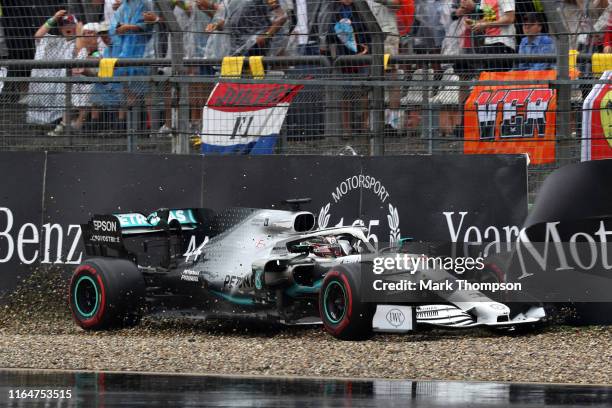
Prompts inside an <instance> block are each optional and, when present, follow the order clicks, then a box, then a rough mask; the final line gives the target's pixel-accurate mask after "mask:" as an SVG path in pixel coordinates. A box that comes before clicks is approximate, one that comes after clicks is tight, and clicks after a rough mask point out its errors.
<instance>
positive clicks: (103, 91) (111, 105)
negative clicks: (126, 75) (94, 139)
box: [88, 22, 122, 128]
mask: <svg viewBox="0 0 612 408" xmlns="http://www.w3.org/2000/svg"><path fill="white" fill-rule="evenodd" d="M96 30H97V33H98V38H99V40H100V41H99V45H98V49H99V52H98V54H97V57H98V58H100V57H101V58H110V57H111V56H112V55H113V42H112V39H111V36H110V35H109V24H108V23H107V22H102V23H100V24H98V25H97V27H96ZM92 56H94V55H92ZM97 74H98V72H97V70H91V71H90V72H89V73H88V75H91V76H96V75H97ZM121 100H122V87H121V84H120V83H118V82H96V83H95V84H94V86H93V91H92V95H91V105H92V110H91V121H92V124H93V125H94V127H95V128H99V127H100V126H99V122H100V120H101V111H105V112H116V111H118V110H119V108H120V106H121ZM113 123H115V124H117V123H116V122H113Z"/></svg>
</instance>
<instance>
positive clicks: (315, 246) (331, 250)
mask: <svg viewBox="0 0 612 408" xmlns="http://www.w3.org/2000/svg"><path fill="white" fill-rule="evenodd" d="M310 245H311V248H312V253H313V254H315V255H316V256H318V257H321V258H336V257H338V256H343V255H344V253H343V251H342V247H341V246H340V244H339V243H338V241H337V240H336V238H335V237H321V238H320V239H317V240H316V241H313V242H311V244H310Z"/></svg>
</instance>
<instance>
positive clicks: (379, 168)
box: [203, 155, 527, 243]
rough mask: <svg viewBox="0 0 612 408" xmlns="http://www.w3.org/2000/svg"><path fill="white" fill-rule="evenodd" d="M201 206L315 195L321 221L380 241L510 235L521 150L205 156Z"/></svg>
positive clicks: (522, 171) (517, 215) (273, 202)
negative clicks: (357, 228)
mask: <svg viewBox="0 0 612 408" xmlns="http://www.w3.org/2000/svg"><path fill="white" fill-rule="evenodd" d="M204 179H205V183H204V199H203V202H204V206H205V207H211V208H213V209H222V208H225V207H231V206H246V207H256V208H278V207H279V204H280V203H281V202H282V201H283V200H286V199H288V198H304V197H308V198H311V199H312V202H311V203H310V204H309V205H304V206H303V207H302V208H303V209H304V210H308V211H312V212H313V213H314V214H315V216H316V218H317V220H318V223H317V225H318V227H319V228H324V227H332V226H335V225H338V224H343V225H352V224H361V225H364V226H365V227H367V228H368V237H369V238H371V240H373V241H374V240H375V241H377V242H381V243H382V242H387V243H392V242H397V241H398V240H399V238H400V237H402V238H405V237H411V238H413V239H415V240H420V241H441V242H451V241H452V242H464V241H465V242H478V241H480V242H485V241H498V242H510V241H513V240H516V238H517V237H518V231H519V229H518V228H519V226H520V225H521V224H522V223H523V221H524V220H525V217H526V215H527V165H526V161H525V157H524V156H520V155H504V156H396V157H393V156H385V157H350V156H348V157H327V156H297V157H296V156H259V157H249V158H242V157H207V158H205V164H204Z"/></svg>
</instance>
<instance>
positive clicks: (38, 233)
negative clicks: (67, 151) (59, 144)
mask: <svg viewBox="0 0 612 408" xmlns="http://www.w3.org/2000/svg"><path fill="white" fill-rule="evenodd" d="M44 168H45V153H12V152H2V153H0V174H1V175H2V176H1V181H0V298H2V297H3V295H4V294H5V293H7V292H8V291H11V290H12V289H14V288H15V286H16V285H17V283H18V282H19V281H20V280H21V279H23V278H24V277H25V276H26V275H27V274H28V273H29V271H30V269H31V268H32V267H33V266H34V265H36V264H37V263H38V261H39V259H40V258H41V256H42V257H44V255H43V254H44V252H45V251H46V250H47V248H48V245H47V242H46V241H45V239H44V237H45V230H46V228H45V227H44V226H42V225H41V220H42V194H43V182H44Z"/></svg>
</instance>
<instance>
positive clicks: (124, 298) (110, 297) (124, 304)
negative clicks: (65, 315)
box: [70, 258, 146, 330]
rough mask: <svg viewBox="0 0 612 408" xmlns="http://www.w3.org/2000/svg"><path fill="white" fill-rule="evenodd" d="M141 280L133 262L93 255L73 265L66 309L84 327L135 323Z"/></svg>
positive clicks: (142, 290)
mask: <svg viewBox="0 0 612 408" xmlns="http://www.w3.org/2000/svg"><path fill="white" fill-rule="evenodd" d="M145 291H146V287H145V282H144V278H143V276H142V274H141V273H140V271H139V270H138V268H137V267H136V265H134V263H132V262H130V261H127V260H124V259H105V258H93V259H90V260H87V261H85V262H84V263H82V264H81V265H79V266H78V267H77V269H76V270H75V271H74V274H73V276H72V280H71V281H70V310H71V311H72V316H73V318H74V320H75V321H76V323H77V324H78V325H79V326H81V327H82V328H83V329H86V330H103V329H111V328H118V327H129V326H135V325H136V324H138V322H139V321H140V318H141V317H142V310H143V306H144V300H145Z"/></svg>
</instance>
